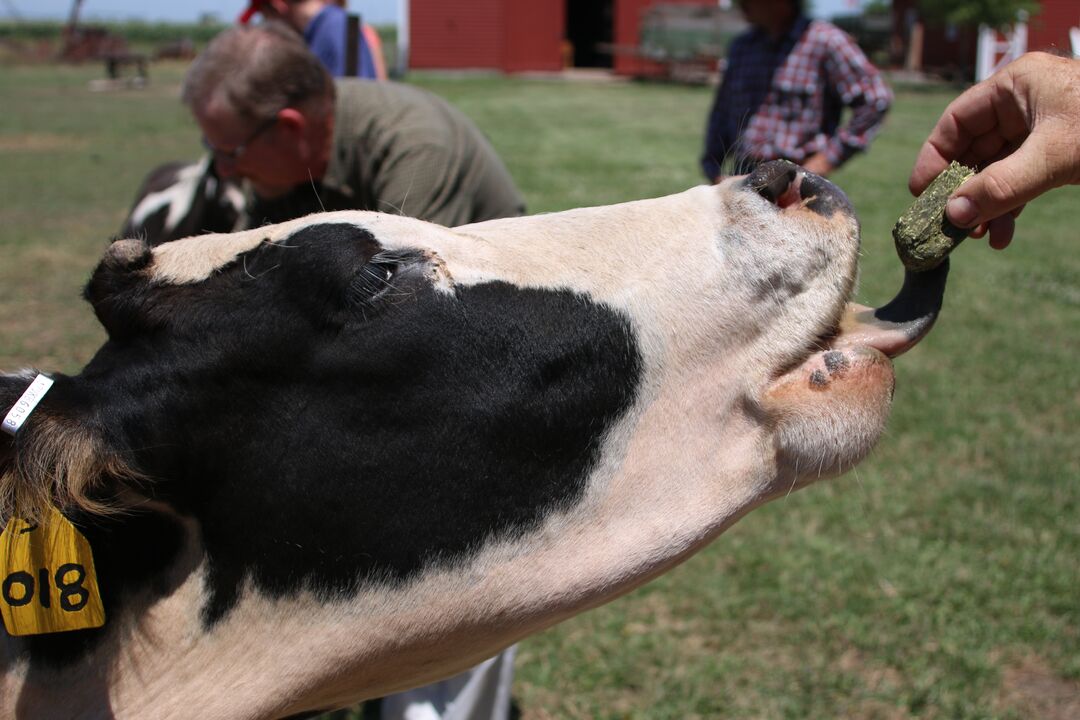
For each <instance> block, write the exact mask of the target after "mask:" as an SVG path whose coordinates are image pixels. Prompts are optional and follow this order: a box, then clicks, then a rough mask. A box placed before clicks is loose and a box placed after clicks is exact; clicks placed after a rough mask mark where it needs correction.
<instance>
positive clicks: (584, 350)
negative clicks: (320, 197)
mask: <svg viewBox="0 0 1080 720" xmlns="http://www.w3.org/2000/svg"><path fill="white" fill-rule="evenodd" d="M858 249H859V237H858V224H857V222H856V219H855V217H854V215H853V213H852V210H851V208H850V206H849V205H848V203H847V200H846V198H845V197H844V196H843V195H842V193H840V191H839V190H837V189H836V188H835V187H833V186H832V185H830V184H829V183H827V182H826V181H824V180H822V179H820V178H818V177H816V176H813V175H809V174H804V173H802V172H801V171H798V172H797V171H796V169H795V167H794V166H792V165H790V164H786V163H778V164H770V165H767V166H763V167H762V168H760V169H759V170H758V171H757V172H755V173H754V175H752V176H749V177H748V178H745V179H730V180H727V181H726V182H724V183H723V184H722V185H719V186H716V187H704V186H703V187H698V188H694V189H691V190H689V191H687V192H684V193H681V194H678V195H673V196H670V197H665V198H660V199H654V200H643V201H639V202H632V203H627V204H622V205H616V206H611V207H598V208H588V209H580V210H572V211H568V212H561V213H555V214H550V215H541V216H534V217H526V218H515V219H507V220H496V221H490V222H485V223H480V224H475V225H469V226H464V227H460V228H456V229H452V230H451V229H446V228H443V227H439V226H436V225H432V224H428V223H424V222H421V221H417V220H413V219H408V218H404V217H400V216H395V215H384V214H377V213H368V212H341V213H332V214H324V215H316V216H310V217H307V218H303V219H300V220H295V221H292V222H288V223H285V224H281V225H276V226H269V227H264V228H259V229H257V230H251V231H245V232H240V233H235V234H229V235H216V236H203V237H193V238H189V239H185V240H180V241H176V242H171V243H166V244H163V245H160V246H157V247H153V248H151V247H149V246H148V245H147V244H146V243H145V242H143V241H140V240H131V239H127V240H119V241H117V242H115V243H114V244H113V245H112V246H111V247H110V248H109V250H108V252H107V253H106V255H105V258H104V260H102V262H101V264H100V265H99V267H98V268H97V269H96V271H95V272H94V274H93V276H92V278H91V279H90V282H89V284H88V285H87V287H86V293H85V294H86V297H87V299H88V300H89V301H90V303H91V304H92V305H93V307H94V311H95V313H96V314H97V317H98V318H99V319H100V321H101V323H102V324H103V325H104V326H105V328H106V329H107V331H108V340H107V342H106V343H105V344H104V346H103V347H102V348H101V349H100V350H99V351H98V353H97V354H96V355H95V356H94V358H93V359H92V360H91V361H90V363H89V364H88V365H87V366H86V368H85V369H84V370H83V371H82V372H81V373H80V374H78V375H75V376H66V375H61V374H51V375H50V376H51V378H52V379H53V380H54V382H55V384H54V385H53V387H52V388H51V389H50V390H49V391H48V392H47V393H46V394H45V395H44V397H43V398H42V399H41V401H40V404H39V405H38V406H37V408H36V409H35V410H33V412H31V413H30V414H29V415H28V416H27V417H26V419H25V424H24V425H23V426H22V428H21V429H20V430H19V431H18V432H17V434H16V435H15V436H14V437H8V436H0V470H2V473H3V476H2V483H0V491H2V500H3V507H4V515H5V517H7V516H10V515H11V514H13V513H14V514H18V515H22V516H25V517H30V518H37V517H41V516H42V515H43V513H44V512H45V509H46V508H48V507H49V506H52V505H56V506H59V507H61V508H63V510H64V512H65V514H66V515H67V516H68V517H70V518H71V519H72V520H73V521H74V522H75V523H76V524H77V525H78V526H79V527H80V528H81V529H82V530H83V532H84V534H85V535H86V537H87V538H88V540H89V542H90V544H91V546H92V548H93V553H94V557H95V562H96V565H97V578H98V583H99V585H100V588H101V593H102V596H103V600H104V604H105V609H106V612H107V621H106V623H105V625H104V626H103V627H101V628H99V629H94V630H78V631H73V632H66V633H58V634H49V635H37V636H30V637H18V638H16V637H10V636H7V637H5V638H4V640H3V644H2V646H0V647H2V650H0V669H2V676H0V716H3V717H12V716H17V717H26V718H147V717H154V718H202V719H212V718H230V719H235V718H282V717H288V716H300V715H303V714H305V713H308V712H312V711H316V710H322V709H328V708H334V707H340V706H344V705H346V704H349V703H353V702H355V701H358V700H361V699H363V698H369V697H374V696H378V695H383V694H386V693H390V692H393V691H397V690H401V689H403V688H406V687H409V686H416V685H420V684H424V683H428V682H430V681H433V680H436V679H438V678H443V677H446V676H449V675H451V674H453V673H455V672H458V671H460V670H462V669H464V668H467V667H469V666H471V665H473V664H475V663H476V662H478V661H480V660H482V659H483V658H486V657H488V656H490V655H492V654H494V653H495V652H497V651H498V650H499V649H501V648H503V647H506V646H508V645H509V644H511V643H513V642H515V641H517V640H519V639H521V638H523V637H525V636H527V635H530V634H532V633H535V632H537V631H539V630H542V629H544V628H546V627H549V626H551V625H553V624H555V623H557V622H559V621H561V620H564V619H566V618H568V617H570V616H572V615H574V614H576V613H580V612H582V611H584V610H587V609H590V608H593V607H595V606H597V605H600V604H602V603H605V602H607V601H609V600H612V599H613V598H615V597H618V596H619V595H622V594H623V593H626V592H627V591H629V590H631V589H632V588H635V587H637V586H639V585H641V584H643V583H645V582H647V581H648V580H650V579H652V578H654V577H656V576H657V575H659V574H661V573H663V572H665V571H666V570H668V569H670V568H672V567H673V566H675V565H676V564H678V563H680V562H681V561H683V560H685V559H686V558H687V557H689V556H690V555H691V554H693V553H694V552H696V551H697V550H699V549H701V548H702V547H703V546H704V545H706V544H707V543H709V542H711V541H712V540H714V539H715V538H716V537H717V536H718V535H720V533H722V532H723V531H724V530H725V529H727V528H728V527H729V526H730V525H731V524H732V523H734V522H735V521H736V520H738V519H739V518H740V517H741V516H743V515H744V514H746V513H747V512H749V511H750V510H752V509H753V508H755V507H757V506H759V505H761V504H762V503H764V502H766V501H768V500H769V499H771V498H774V497H777V496H779V495H783V494H785V493H787V492H789V491H790V490H791V489H792V488H797V487H802V486H804V485H806V484H809V483H810V482H812V481H815V480H817V479H818V478H820V477H825V476H831V475H836V474H838V473H840V472H842V471H845V470H847V469H849V468H851V467H852V466H853V465H855V464H856V463H857V462H858V461H859V460H860V459H861V458H863V457H864V456H865V455H866V454H867V452H868V451H869V450H870V448H871V447H872V446H873V445H874V443H875V442H876V441H877V439H878V438H879V437H880V435H881V433H882V431H883V428H884V426H885V422H886V417H887V415H888V412H889V407H890V401H891V397H892V392H893V371H892V365H891V362H890V359H889V356H893V355H896V354H898V353H899V352H902V351H903V350H905V349H907V348H908V347H909V346H910V345H911V344H913V343H914V342H915V341H916V340H917V339H918V337H919V336H921V335H922V334H923V333H925V332H926V330H927V329H928V327H929V324H930V323H931V322H932V320H933V318H934V316H935V315H936V312H937V308H938V307H939V306H940V300H941V292H942V290H943V287H944V272H945V271H944V270H941V271H938V272H936V273H932V274H931V275H929V276H925V277H922V278H916V279H913V280H912V281H911V282H910V283H908V290H909V291H914V292H907V293H902V295H903V297H902V298H898V301H897V302H895V303H893V304H892V305H890V306H889V308H888V309H886V310H883V311H878V312H877V313H876V314H875V311H873V310H870V309H867V308H861V307H857V306H852V305H850V304H849V303H848V300H849V298H850V296H851V295H852V292H853V289H854V287H855V280H856V270H857V257H858ZM927 278H929V279H927ZM924 286H925V287H924ZM927 297H929V301H927ZM912 301H914V304H912ZM927 302H928V304H924V305H922V306H920V303H927ZM32 376H33V373H22V374H16V375H5V376H0V408H8V407H12V406H15V405H17V403H18V401H19V398H20V396H21V395H22V394H23V393H24V391H25V390H26V389H27V386H28V385H29V384H30V380H31V378H32ZM0 412H2V410H0Z"/></svg>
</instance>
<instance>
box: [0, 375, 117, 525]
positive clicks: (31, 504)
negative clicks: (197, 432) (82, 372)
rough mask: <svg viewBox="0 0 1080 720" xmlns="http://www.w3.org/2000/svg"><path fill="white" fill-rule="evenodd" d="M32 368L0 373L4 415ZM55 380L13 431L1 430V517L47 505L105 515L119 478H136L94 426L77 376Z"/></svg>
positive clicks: (31, 513) (34, 514) (36, 514)
mask: <svg viewBox="0 0 1080 720" xmlns="http://www.w3.org/2000/svg"><path fill="white" fill-rule="evenodd" d="M33 377H34V375H33V374H32V373H23V374H19V375H0V414H2V415H6V414H7V413H8V412H9V411H10V410H11V408H12V407H14V406H15V404H16V403H18V402H19V401H20V399H21V398H22V397H23V394H24V393H25V392H26V390H27V388H28V387H30V384H31V382H32V380H33ZM53 381H54V382H53V385H52V387H50V388H49V389H48V391H47V392H46V393H45V395H44V396H43V397H41V399H40V401H39V402H38V404H37V406H36V407H35V408H34V409H33V410H32V411H31V412H30V413H29V414H28V415H27V416H26V417H25V420H24V422H23V424H22V425H21V427H19V429H18V430H17V431H16V432H15V434H14V435H9V434H8V433H6V432H5V433H0V519H2V520H3V522H5V523H6V521H7V519H8V518H10V517H12V516H16V517H21V518H24V519H26V520H31V521H33V520H39V519H41V518H42V517H44V515H45V514H46V513H47V511H48V509H49V507H50V506H55V507H59V508H61V509H79V510H82V511H84V512H87V513H92V514H106V513H109V512H111V511H113V510H114V509H115V505H114V504H113V502H112V498H115V497H117V496H119V495H120V494H121V493H122V488H121V487H120V484H121V483H125V484H126V483H127V482H129V481H134V480H135V479H136V477H137V475H136V473H134V472H133V471H132V470H131V469H130V467H129V466H128V464H127V463H126V462H125V461H124V460H123V459H122V458H121V457H120V456H119V454H118V453H115V452H113V451H112V450H111V449H110V448H109V443H108V442H107V441H106V440H105V438H104V437H103V436H102V435H101V433H100V432H99V431H98V430H97V429H96V427H95V425H96V424H95V423H94V421H93V420H92V419H91V418H92V413H91V412H90V411H89V410H88V407H89V404H88V403H87V402H86V401H85V399H80V395H81V393H80V392H79V389H78V387H77V380H76V379H74V378H70V377H67V376H64V375H55V376H53Z"/></svg>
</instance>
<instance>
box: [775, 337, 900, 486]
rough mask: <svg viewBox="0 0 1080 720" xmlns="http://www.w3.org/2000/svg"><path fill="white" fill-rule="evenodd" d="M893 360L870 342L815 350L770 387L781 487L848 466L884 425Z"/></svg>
mask: <svg viewBox="0 0 1080 720" xmlns="http://www.w3.org/2000/svg"><path fill="white" fill-rule="evenodd" d="M893 388H894V376H893V367H892V362H891V361H890V360H889V358H888V357H887V356H886V355H885V354H884V353H882V352H880V351H879V350H876V349H874V348H872V347H867V346H860V347H847V348H842V349H831V350H826V351H823V352H818V353H815V354H813V355H811V356H810V357H809V358H808V359H807V360H806V361H805V362H803V363H802V364H801V365H799V366H798V367H797V368H795V369H794V370H791V371H789V372H787V373H785V374H784V375H782V376H781V377H780V378H778V379H777V380H776V381H774V382H773V383H772V385H771V386H770V387H769V388H768V390H767V391H766V393H765V397H764V403H763V404H764V407H765V409H766V412H767V414H768V417H769V419H770V421H771V424H772V428H773V438H774V443H775V448H776V452H777V460H778V465H779V473H778V478H777V487H776V488H775V490H776V492H777V493H783V492H788V491H790V490H791V489H792V488H794V487H802V486H804V485H807V484H809V483H811V482H813V481H815V480H818V479H822V478H826V477H834V476H836V475H840V474H842V473H844V472H846V471H848V470H850V469H851V468H852V467H853V466H854V465H855V464H856V463H858V462H859V461H861V460H862V459H863V458H865V457H866V455H867V454H868V453H869V452H870V450H871V448H873V447H874V445H875V443H877V441H878V439H879V438H880V437H881V435H882V433H883V432H884V431H885V425H886V421H887V419H888V417H889V408H890V406H891V404H892V396H893Z"/></svg>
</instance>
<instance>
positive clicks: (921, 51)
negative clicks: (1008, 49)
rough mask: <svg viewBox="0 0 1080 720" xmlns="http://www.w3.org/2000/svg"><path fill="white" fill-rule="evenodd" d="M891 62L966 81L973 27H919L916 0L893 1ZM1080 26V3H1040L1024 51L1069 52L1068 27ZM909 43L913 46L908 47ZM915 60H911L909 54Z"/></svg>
mask: <svg viewBox="0 0 1080 720" xmlns="http://www.w3.org/2000/svg"><path fill="white" fill-rule="evenodd" d="M892 13H893V28H894V62H896V63H897V64H901V63H904V64H907V65H908V66H909V67H912V68H913V69H927V70H937V71H942V70H945V71H950V72H951V73H952V74H956V75H958V76H961V77H966V78H967V79H970V78H971V76H972V72H973V69H974V67H975V54H976V45H977V33H976V29H975V28H947V27H935V26H934V25H932V24H926V25H925V27H923V28H922V29H920V30H919V31H918V32H919V33H921V35H922V37H921V38H919V39H918V40H917V41H916V40H913V29H914V28H915V27H916V25H921V24H922V17H921V12H920V10H919V0H893V3H892ZM1073 27H1080V0H1040V2H1039V9H1038V10H1036V11H1035V12H1033V13H1032V14H1031V16H1030V17H1029V18H1028V21H1027V49H1028V50H1056V51H1064V52H1066V53H1068V52H1070V41H1069V28H1073ZM913 43H914V44H915V45H916V47H915V48H914V51H913V48H912V45H913ZM913 54H914V55H915V56H916V57H912V55H913Z"/></svg>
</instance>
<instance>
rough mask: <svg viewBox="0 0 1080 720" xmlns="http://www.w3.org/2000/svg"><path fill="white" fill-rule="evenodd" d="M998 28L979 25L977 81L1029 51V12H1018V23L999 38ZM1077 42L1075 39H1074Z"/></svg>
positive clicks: (976, 62) (976, 61)
mask: <svg viewBox="0 0 1080 720" xmlns="http://www.w3.org/2000/svg"><path fill="white" fill-rule="evenodd" d="M999 37H1000V34H999V33H998V31H997V30H995V29H994V28H992V27H989V26H987V25H980V26H979V45H978V50H977V55H976V58H975V82H982V81H983V80H985V79H986V78H988V77H990V76H991V75H993V74H994V73H995V72H997V71H998V70H1000V69H1001V68H1003V67H1004V66H1005V65H1008V64H1009V63H1010V62H1012V61H1013V60H1015V59H1016V58H1018V57H1020V56H1021V55H1023V54H1024V53H1026V52H1027V40H1028V27H1027V13H1026V12H1023V11H1021V12H1020V13H1017V16H1016V23H1014V24H1013V26H1012V28H1011V29H1009V30H1007V31H1005V39H1004V40H1000V39H999ZM1074 44H1075V41H1074Z"/></svg>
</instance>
